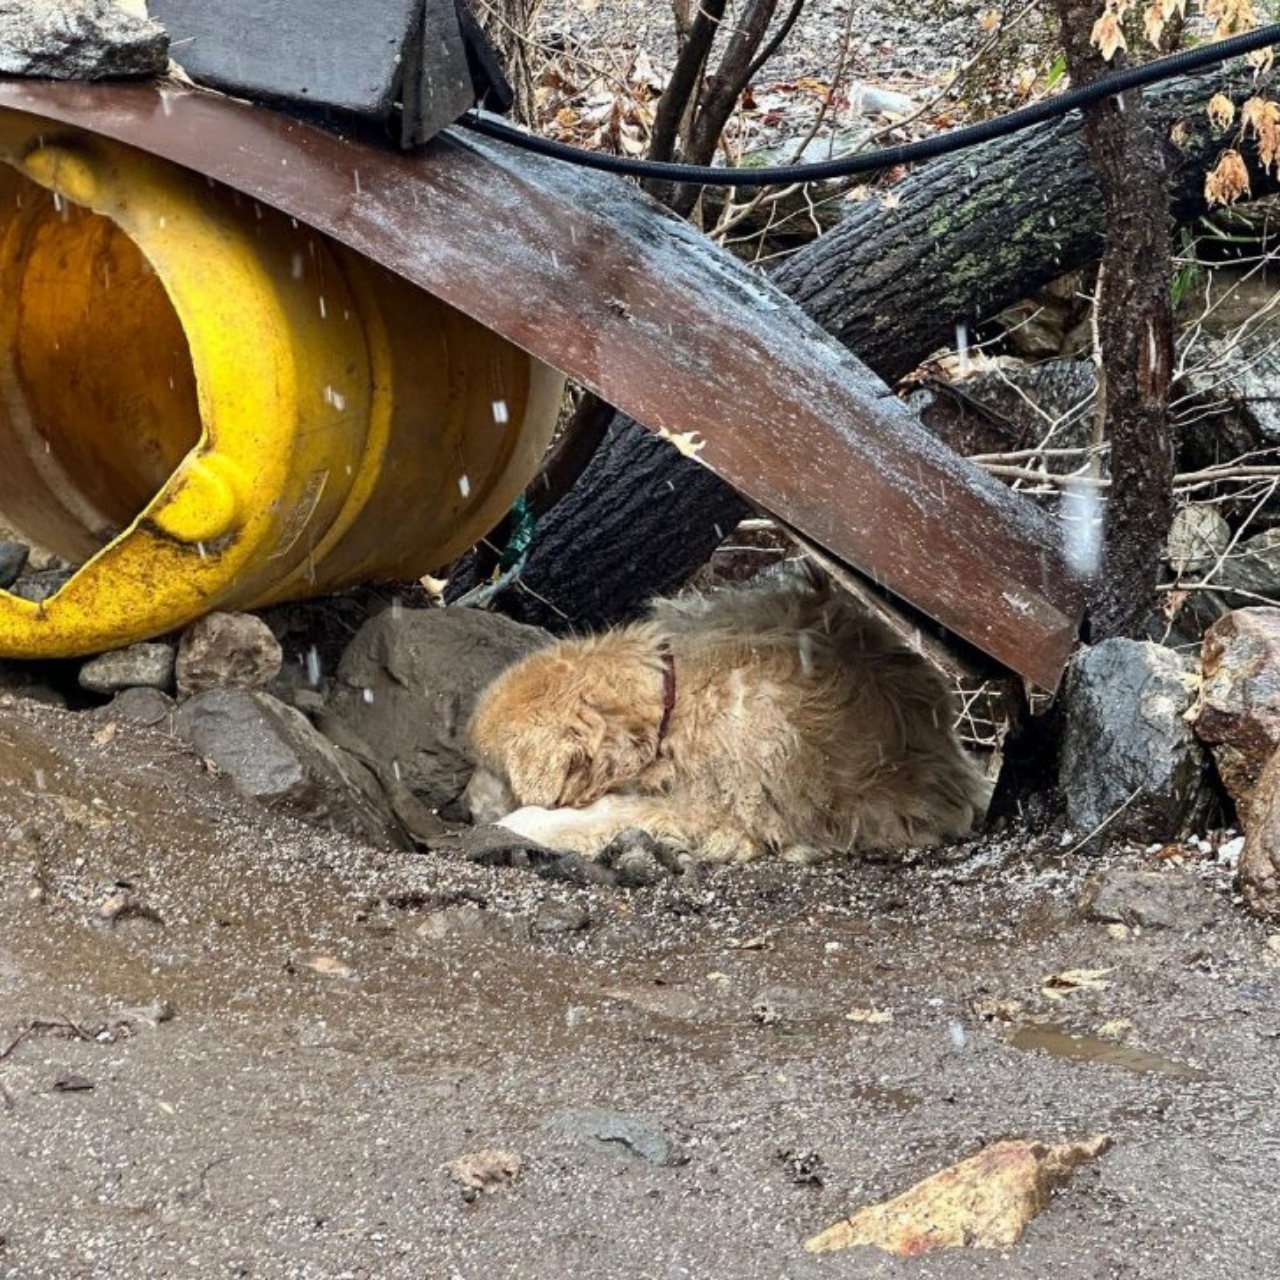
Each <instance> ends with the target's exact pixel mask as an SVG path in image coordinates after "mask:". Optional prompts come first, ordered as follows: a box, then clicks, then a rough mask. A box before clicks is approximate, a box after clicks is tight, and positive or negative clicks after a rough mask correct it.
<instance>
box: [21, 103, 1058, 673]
mask: <svg viewBox="0 0 1280 1280" xmlns="http://www.w3.org/2000/svg"><path fill="white" fill-rule="evenodd" d="M0 105H2V106H5V107H10V108H13V109H15V110H20V111H28V112H32V113H34V114H37V115H40V116H43V117H45V118H46V119H48V120H49V121H50V122H51V125H52V124H53V123H56V122H58V121H62V122H65V123H67V124H72V125H75V126H77V127H78V128H82V129H88V130H91V131H94V132H97V133H100V134H103V135H106V136H108V137H111V138H115V139H118V140H119V141H122V142H125V143H128V144H130V145H132V146H135V147H139V148H142V149H143V150H145V151H149V152H152V153H154V154H156V155H159V156H163V157H165V158H167V159H169V160H172V161H174V162H176V163H178V164H181V165H185V166H187V167H189V168H191V169H194V170H196V171H198V172H200V173H203V174H205V175H207V176H208V177H210V178H213V179H216V180H217V181H219V182H222V183H225V184H227V185H228V186H230V187H233V188H235V189H237V190H239V191H242V192H244V193H245V194H246V195H248V196H250V197H252V198H253V199H255V200H260V201H262V202H264V203H266V204H270V205H273V206H275V207H277V208H279V209H281V210H283V211H284V212H285V213H288V214H290V215H292V216H293V217H296V218H298V219H299V220H301V221H305V222H306V223H308V224H310V225H312V226H314V227H316V228H317V229H319V230H321V231H323V232H324V233H325V234H327V235H330V236H333V237H334V238H336V239H337V240H340V241H342V242H343V243H345V244H347V245H350V246H351V247H352V248H353V249H356V250H358V251H359V252H361V253H363V254H365V255H367V256H368V257H370V258H372V259H374V260H375V261H377V262H379V263H381V264H383V265H384V266H386V267H388V268H390V269H391V270H393V271H395V272H397V273H399V274H400V275H402V276H404V277H405V278H406V279H408V280H411V281H413V282H414V283H415V284H417V285H419V286H420V287H422V288H423V289H427V290H429V291H430V292H432V293H434V294H437V295H438V296H439V297H441V298H443V299H445V300H446V301H448V302H449V303H451V304H453V305H454V306H456V307H458V308H459V309H461V310H462V311H464V312H466V313H468V314H469V315H471V316H473V317H475V318H476V319H477V320H479V321H480V322H481V323H482V324H484V325H486V326H488V327H489V328H491V329H494V330H496V331H497V332H499V333H501V334H502V335H504V336H505V337H507V338H508V339H510V340H511V341H513V342H515V343H517V344H518V345H520V346H522V347H524V348H526V349H527V350H528V351H530V352H531V353H533V354H534V355H536V356H538V357H539V358H541V359H542V360H545V361H546V362H547V363H549V364H552V365H555V366H556V367H558V368H559V369H561V370H563V371H564V372H566V373H568V374H569V375H571V376H572V377H574V378H577V379H578V380H579V381H581V382H582V383H584V384H585V385H586V386H588V387H590V388H591V389H592V390H594V391H596V392H597V393H598V394H599V395H601V396H602V397H604V399H606V400H608V401H609V402H610V403H611V404H614V405H616V406H617V407H618V408H620V409H622V410H624V411H625V412H626V413H629V414H630V415H631V416H632V417H634V418H636V419H637V420H638V421H640V422H643V423H645V424H646V425H647V426H649V427H650V428H651V429H653V430H655V431H658V432H660V433H663V434H668V435H670V436H672V437H674V438H675V439H676V440H677V442H679V443H680V444H682V445H683V446H684V447H686V448H690V449H695V450H696V451H697V456H698V458H699V460H700V461H701V462H703V463H705V464H706V465H707V466H709V467H711V468H712V469H713V470H714V471H715V472H717V474H719V475H721V476H722V477H724V479H725V480H727V481H728V482H729V483H730V484H732V485H734V486H735V487H737V488H738V489H740V490H741V491H742V492H743V493H745V494H746V495H747V496H749V497H750V498H751V499H753V500H754V501H755V502H757V503H759V505H760V506H761V507H763V508H764V509H765V510H767V511H770V512H773V513H775V514H776V515H778V516H779V517H780V518H782V519H783V520H785V521H786V522H787V523H788V524H789V525H792V526H793V527H794V528H796V529H797V530H798V531H799V532H801V533H802V534H804V535H805V536H806V537H807V538H809V539H811V540H812V541H813V542H815V543H817V544H818V545H819V546H820V547H822V548H824V549H825V550H826V551H828V552H829V553H830V554H831V555H833V556H834V557H836V558H837V559H840V560H844V561H846V562H848V563H849V564H851V565H853V566H855V567H856V568H858V569H860V570H861V571H863V572H864V573H866V574H867V575H868V576H870V577H872V578H873V579H874V580H875V581H877V582H878V583H880V584H881V585H883V586H884V587H886V588H887V589H888V590H890V591H892V592H894V593H895V594H897V595H899V596H901V597H903V598H904V599H905V600H907V601H908V602H910V603H911V604H913V605H914V606H916V607H917V608H918V609H920V610H922V611H923V612H924V613H926V614H928V615H930V616H931V617H933V618H936V619H937V620H938V621H939V622H941V623H942V624H943V625H945V626H946V627H948V628H950V629H951V630H952V631H954V632H956V633H958V634H959V635H961V636H963V637H964V638H965V639H967V640H969V641H970V642H971V643H973V644H974V645H976V646H977V647H978V648H980V649H982V650H983V651H985V652H986V653H988V654H990V655H991V656H992V657H994V658H995V659H996V660H997V661H999V662H1001V663H1003V664H1004V665H1006V666H1008V667H1010V668H1012V669H1013V670H1014V671H1017V672H1019V673H1020V674H1022V675H1024V676H1026V677H1027V678H1028V679H1030V680H1032V681H1034V682H1035V683H1037V684H1039V685H1041V686H1044V687H1046V688H1050V689H1051V688H1053V687H1055V686H1056V684H1057V682H1058V679H1059V676H1060V674H1061V670H1062V666H1063V664H1064V662H1065V660H1066V658H1067V656H1068V654H1069V653H1070V650H1071V648H1072V645H1073V643H1074V641H1075V637H1076V631H1077V625H1078V620H1079V616H1080V611H1081V590H1080V587H1079V584H1078V583H1077V582H1076V581H1075V579H1074V578H1073V576H1072V574H1071V573H1070V571H1069V570H1068V568H1067V565H1066V562H1065V560H1064V557H1063V553H1062V548H1061V538H1060V533H1059V529H1058V526H1057V525H1056V524H1055V523H1054V522H1053V521H1052V520H1051V519H1050V518H1049V517H1048V516H1046V515H1045V514H1044V513H1042V512H1041V511H1039V510H1038V509H1037V508H1035V507H1034V506H1032V505H1031V504H1030V503H1029V502H1028V501H1027V500H1026V499H1024V498H1021V497H1019V496H1018V495H1016V494H1014V493H1012V492H1010V491H1009V490H1008V489H1007V488H1005V487H1004V486H1003V485H1001V484H1000V483H999V482H997V481H995V480H993V479H991V478H990V477H989V476H987V475H985V474H984V473H983V472H981V471H979V470H978V469H977V468H975V467H973V466H972V465H970V464H969V463H967V462H965V461H964V460H963V459H961V458H959V457H957V456H956V455H955V454H953V453H951V452H950V451H949V450H947V449H946V448H945V447H943V446H942V445H941V444H940V443H939V442H938V441H937V440H936V439H934V437H932V436H931V435H929V434H928V433H927V432H926V431H925V430H924V429H923V428H922V427H921V426H920V424H919V423H918V422H917V421H916V420H915V418H914V417H913V416H912V415H911V413H910V412H909V411H908V410H907V409H906V408H905V406H903V405H902V403H901V402H900V401H898V400H897V399H896V398H895V397H894V396H893V395H892V394H891V393H890V392H889V390H888V388H886V387H885V386H884V384H883V383H881V382H880V381H879V380H878V379H877V378H876V377H875V376H874V375H873V374H871V373H870V371H869V370H867V368H866V367H865V366H864V365H862V364H861V363H860V362H859V361H858V360H857V359H856V358H855V357H854V356H853V355H851V354H850V353H849V352H848V351H846V350H845V349H844V348H843V347H841V346H840V345H839V344H838V343H836V342H835V340H834V339H832V338H831V337H830V336H828V335H827V334H826V333H824V332H823V331H822V330H821V329H820V328H819V327H818V326H817V325H816V324H814V323H813V322H812V321H810V320H809V319H808V318H807V317H805V316H804V315H803V313H801V312H800V311H799V309H798V308H797V307H795V306H794V304H792V303H791V302H790V301H789V300H788V299H787V298H786V297H785V296H784V295H783V294H781V293H780V292H778V291H777V290H776V289H774V288H773V287H772V286H771V285H769V284H768V283H767V282H766V281H764V280H762V279H761V278H759V277H758V276H755V275H753V274H751V273H750V272H749V271H748V270H747V269H746V268H745V267H743V266H741V265H740V264H738V263H737V262H736V261H735V260H734V259H732V258H731V257H729V256H728V255H727V254H725V253H723V252H721V251H719V250H718V249H716V248H715V247H714V246H713V245H712V244H710V242H709V241H707V240H706V239H705V237H703V236H701V235H699V234H698V233H697V232H696V231H694V230H693V229H692V228H690V227H688V226H687V225H686V224H684V223H683V222H681V221H679V220H678V219H676V218H673V217H671V216H669V215H667V214H665V213H664V211H662V210H661V209H660V208H659V207H658V206H656V205H655V204H653V203H652V202H651V201H649V200H647V199H646V198H645V197H643V196H642V195H640V194H638V193H637V192H635V191H633V190H632V189H630V188H629V187H627V186H626V185H624V184H622V183H620V182H617V181H615V180H612V179H610V178H607V177H604V176H602V175H599V174H595V173H591V172H587V171H585V170H581V169H574V168H570V167H568V166H566V165H562V164H558V163H556V162H554V161H549V160H543V159H539V158H536V157H533V156H530V155H527V154H525V153H522V152H519V151H516V150H513V149H511V148H509V147H506V146H504V145H502V144H500V143H496V142H491V141H487V140H483V141H482V140H480V139H478V138H474V137H472V136H471V135H467V136H466V137H465V138H463V137H460V136H457V135H455V134H452V133H446V134H443V135H441V136H439V137H438V138H437V139H436V140H435V141H434V142H433V143H432V144H431V145H430V146H429V147H427V148H426V149H425V150H423V151H422V152H420V153H417V154H415V155H402V154H397V153H394V152H392V151H390V150H384V149H381V148H377V147H373V146H370V145H366V144H362V143H360V142H358V141H353V140H347V139H342V138H339V137H337V136H335V135H333V134H330V133H327V132H323V131H321V130H319V129H317V128H314V127H312V126H309V125H306V124H302V123H299V122H297V121H295V120H292V119H289V118H287V117H285V116H282V115H278V114H276V113H273V112H270V111H266V110H263V109H260V108H251V107H249V106H247V105H245V104H242V103H238V102H235V101H233V100H231V99H228V98H223V97H219V96H217V95H215V94H212V93H208V92H204V91H199V90H192V89H188V88H184V87H180V86H176V85H86V84H68V83H53V82H42V81H41V82H37V81H25V80H24V81H3V82H0Z"/></svg>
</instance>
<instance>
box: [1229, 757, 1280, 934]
mask: <svg viewBox="0 0 1280 1280" xmlns="http://www.w3.org/2000/svg"><path fill="white" fill-rule="evenodd" d="M1237 880H1238V884H1239V887H1240V892H1241V894H1242V895H1243V896H1244V900H1245V902H1246V903H1247V904H1248V905H1249V907H1250V909H1251V910H1253V911H1255V912H1257V914H1258V915H1260V916H1266V917H1269V918H1270V919H1273V920H1277V919H1280V751H1277V752H1276V753H1275V754H1273V755H1272V757H1271V759H1270V760H1269V761H1268V762H1267V766H1266V768H1265V769H1263V771H1262V776H1261V777H1260V778H1259V779H1258V783H1257V786H1256V787H1255V788H1254V793H1253V804H1252V806H1251V807H1250V816H1249V830H1248V833H1247V835H1246V836H1245V842H1244V852H1243V853H1241V855H1240V868H1239V871H1238V873H1237Z"/></svg>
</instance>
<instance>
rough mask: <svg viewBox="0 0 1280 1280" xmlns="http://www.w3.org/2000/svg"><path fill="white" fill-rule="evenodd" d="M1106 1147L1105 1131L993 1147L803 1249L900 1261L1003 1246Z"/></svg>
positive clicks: (833, 1229)
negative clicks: (865, 1248) (867, 1253)
mask: <svg viewBox="0 0 1280 1280" xmlns="http://www.w3.org/2000/svg"><path fill="white" fill-rule="evenodd" d="M1110 1146H1111V1139H1110V1138H1109V1137H1107V1136H1106V1135H1103V1134H1099V1135H1095V1136H1094V1137H1091V1138H1086V1139H1085V1140H1084V1141H1083V1142H1064V1143H1060V1144H1057V1145H1054V1146H1050V1145H1047V1144H1045V1143H1043V1142H1028V1141H1025V1140H1015V1141H1012V1142H997V1143H995V1144H994V1145H993V1146H990V1147H986V1148H984V1149H983V1150H982V1151H980V1152H978V1154H977V1155H976V1156H972V1157H970V1158H969V1159H968V1160H962V1161H961V1162H960V1163H959V1164H955V1165H952V1166H951V1167H950V1168H948V1169H943V1170H942V1171H941V1172H939V1173H935V1174H934V1175H933V1176H932V1177H929V1178H926V1179H925V1180H924V1181H923V1182H917V1183H916V1185H915V1186H914V1187H912V1188H911V1189H910V1190H909V1191H906V1192H904V1193H903V1194H902V1195H900V1196H898V1197H896V1198H895V1199H893V1200H887V1201H885V1203H884V1204H876V1205H868V1206H867V1207H866V1208H864V1209H859V1210H858V1212H857V1213H855V1214H852V1215H851V1216H850V1217H848V1218H846V1219H844V1221H842V1222H837V1223H836V1224H835V1225H834V1226H832V1227H828V1228H827V1230H826V1231H823V1232H820V1233H819V1234H818V1235H816V1236H814V1237H812V1239H810V1240H807V1241H805V1246H804V1247H805V1248H806V1249H807V1250H808V1251H809V1252H810V1253H830V1252H831V1251H832V1250H834V1249H847V1248H849V1247H850V1246H851V1245H864V1244H869V1245H874V1246H875V1247H876V1248H878V1249H883V1250H885V1252H886V1253H896V1254H898V1255H900V1256H902V1257H915V1256H917V1255H919V1254H922V1253H930V1252H932V1251H933V1250H935V1249H958V1248H965V1247H977V1248H985V1249H1000V1248H1007V1247H1008V1246H1009V1245H1012V1244H1017V1242H1018V1240H1019V1239H1020V1238H1021V1236H1022V1232H1023V1228H1024V1227H1025V1226H1026V1225H1027V1223H1028V1222H1030V1221H1031V1219H1032V1218H1034V1217H1036V1216H1037V1215H1038V1214H1040V1213H1042V1212H1043V1211H1044V1209H1045V1208H1046V1207H1047V1206H1048V1204H1049V1199H1050V1197H1051V1195H1052V1194H1053V1192H1054V1190H1056V1189H1057V1188H1058V1187H1060V1186H1063V1185H1064V1184H1065V1183H1067V1182H1068V1181H1070V1179H1071V1175H1072V1174H1073V1173H1074V1172H1075V1170H1076V1169H1077V1168H1079V1166H1080V1165H1082V1164H1084V1163H1085V1162H1086V1161H1088V1160H1095V1159H1097V1157H1098V1156H1100V1155H1102V1154H1103V1152H1105V1151H1107V1150H1108V1149H1109V1148H1110Z"/></svg>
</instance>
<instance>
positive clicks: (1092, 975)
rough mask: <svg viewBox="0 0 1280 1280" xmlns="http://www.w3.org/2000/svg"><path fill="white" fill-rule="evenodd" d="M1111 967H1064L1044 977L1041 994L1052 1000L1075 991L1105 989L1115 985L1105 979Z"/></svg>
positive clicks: (1064, 996)
mask: <svg viewBox="0 0 1280 1280" xmlns="http://www.w3.org/2000/svg"><path fill="white" fill-rule="evenodd" d="M1110 972H1111V970H1110V969H1064V970H1063V971H1062V972H1061V973H1052V974H1050V975H1049V976H1048V977H1047V978H1045V979H1044V983H1043V985H1042V986H1041V988H1040V994H1041V995H1042V996H1047V997H1048V998H1049V999H1050V1000H1062V999H1065V998H1066V997H1067V996H1069V995H1071V994H1072V993H1073V992H1075V991H1105V990H1106V989H1107V988H1108V987H1110V986H1112V985H1114V984H1113V983H1110V982H1107V981H1106V980H1105V975H1106V974H1108V973H1110Z"/></svg>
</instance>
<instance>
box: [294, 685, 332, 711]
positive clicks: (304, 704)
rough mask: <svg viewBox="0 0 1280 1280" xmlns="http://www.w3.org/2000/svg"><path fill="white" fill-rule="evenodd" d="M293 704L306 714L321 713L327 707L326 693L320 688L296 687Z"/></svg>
mask: <svg viewBox="0 0 1280 1280" xmlns="http://www.w3.org/2000/svg"><path fill="white" fill-rule="evenodd" d="M293 705H294V706H295V707H297V708H298V710H299V711H301V712H304V713H305V714H306V715H309V716H315V715H319V714H320V712H322V711H323V710H324V709H325V705H326V703H325V700H324V694H322V693H321V692H320V691H319V690H318V689H295V690H294V691H293Z"/></svg>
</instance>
